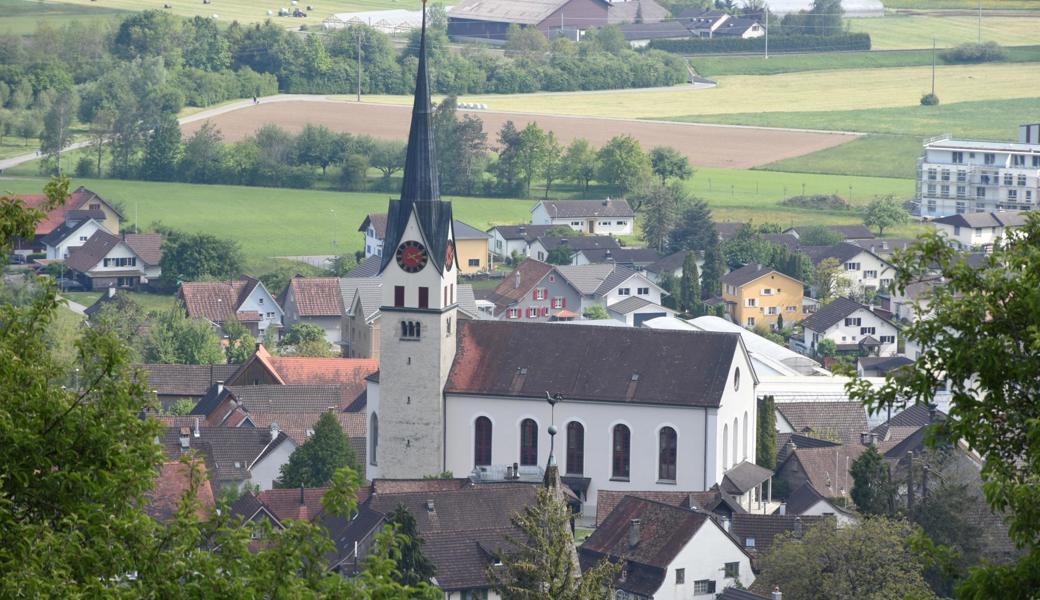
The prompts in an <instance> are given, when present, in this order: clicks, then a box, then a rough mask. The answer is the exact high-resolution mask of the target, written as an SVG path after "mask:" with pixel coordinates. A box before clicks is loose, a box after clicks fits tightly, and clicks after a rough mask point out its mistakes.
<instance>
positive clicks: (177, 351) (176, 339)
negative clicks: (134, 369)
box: [143, 307, 227, 365]
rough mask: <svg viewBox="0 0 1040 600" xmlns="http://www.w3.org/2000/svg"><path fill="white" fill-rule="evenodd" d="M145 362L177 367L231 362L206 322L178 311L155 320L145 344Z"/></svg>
mask: <svg viewBox="0 0 1040 600" xmlns="http://www.w3.org/2000/svg"><path fill="white" fill-rule="evenodd" d="M143 354H144V360H145V362H149V363H162V364H177V365H216V364H221V363H225V362H227V359H226V357H225V355H224V350H223V348H222V347H221V345H220V338H219V337H218V336H217V334H216V332H215V331H214V330H213V327H212V326H211V325H210V324H209V323H207V322H205V321H200V320H195V319H189V318H188V317H187V316H185V314H184V309H183V308H181V307H174V308H171V309H169V310H167V311H165V312H162V313H159V314H158V315H156V317H155V318H154V319H152V323H151V327H149V329H148V337H147V338H145V340H144V352H143Z"/></svg>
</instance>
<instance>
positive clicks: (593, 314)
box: [583, 304, 610, 321]
mask: <svg viewBox="0 0 1040 600" xmlns="http://www.w3.org/2000/svg"><path fill="white" fill-rule="evenodd" d="M583 316H584V317H585V318H586V319H588V320H590V321H604V320H606V319H609V318H610V313H608V312H607V309H605V308H603V307H602V306H600V305H599V304H593V305H592V306H590V307H588V308H586V309H585V314H584V315H583Z"/></svg>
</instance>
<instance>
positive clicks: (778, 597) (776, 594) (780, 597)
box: [769, 585, 784, 600]
mask: <svg viewBox="0 0 1040 600" xmlns="http://www.w3.org/2000/svg"><path fill="white" fill-rule="evenodd" d="M769 600H784V593H783V592H781V591H780V586H778V585H774V586H773V593H772V594H771V595H770V596H769Z"/></svg>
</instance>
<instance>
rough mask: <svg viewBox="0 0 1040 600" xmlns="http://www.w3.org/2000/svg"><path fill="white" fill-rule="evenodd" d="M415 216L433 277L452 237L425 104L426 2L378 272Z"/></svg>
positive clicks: (444, 267)
mask: <svg viewBox="0 0 1040 600" xmlns="http://www.w3.org/2000/svg"><path fill="white" fill-rule="evenodd" d="M413 215H414V216H415V220H416V223H417V225H418V227H419V230H420V234H421V237H422V238H423V239H422V240H421V243H422V244H423V245H424V246H425V247H426V248H427V250H429V261H430V263H431V264H432V266H433V268H435V269H436V270H437V271H438V272H441V273H443V272H444V271H446V270H450V269H451V266H449V265H447V264H445V263H446V262H447V261H448V257H449V256H452V257H453V256H454V253H453V252H449V251H448V246H449V243H450V242H451V240H452V239H453V238H454V235H453V232H452V223H453V219H452V214H451V203H450V202H442V201H441V191H440V181H439V178H438V176H437V146H436V144H435V143H434V139H433V104H432V103H431V102H430V76H429V65H428V57H427V48H426V2H425V0H424V2H423V23H422V35H421V36H420V38H419V70H418V73H417V74H416V78H415V100H414V104H413V106H412V125H411V131H410V132H409V134H408V154H407V156H406V159H405V166H404V182H403V184H402V186H401V199H400V200H391V201H390V207H389V212H388V215H387V224H386V237H385V239H384V241H383V248H384V251H383V261H382V265H381V267H380V272H383V271H385V270H386V268H387V266H388V265H389V264H390V262H391V261H392V260H393V257H394V254H395V251H396V249H397V248H398V247H399V244H401V242H402V241H403V239H402V236H403V235H404V232H405V229H406V228H407V227H408V222H409V220H410V219H411V218H412V216H413Z"/></svg>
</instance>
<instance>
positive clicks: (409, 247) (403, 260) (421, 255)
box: [397, 241, 430, 273]
mask: <svg viewBox="0 0 1040 600" xmlns="http://www.w3.org/2000/svg"><path fill="white" fill-rule="evenodd" d="M429 258H430V257H429V256H428V255H427V253H426V247H425V246H423V245H422V244H420V243H419V242H415V241H407V242H404V243H402V244H401V245H400V246H398V247H397V266H399V267H401V270H403V271H404V272H405V273H418V272H419V271H422V270H423V268H424V267H425V266H426V262H427V261H428V260H429Z"/></svg>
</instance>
